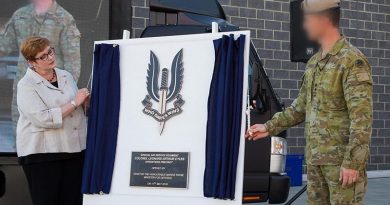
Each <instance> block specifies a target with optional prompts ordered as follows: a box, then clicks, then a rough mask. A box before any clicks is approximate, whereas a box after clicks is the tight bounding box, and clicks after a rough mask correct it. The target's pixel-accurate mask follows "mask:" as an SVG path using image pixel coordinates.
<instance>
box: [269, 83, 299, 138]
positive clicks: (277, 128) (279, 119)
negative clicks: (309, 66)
mask: <svg viewBox="0 0 390 205" xmlns="http://www.w3.org/2000/svg"><path fill="white" fill-rule="evenodd" d="M306 84H307V83H306V79H305V77H303V79H302V86H301V88H300V91H299V94H298V97H297V98H296V99H295V100H294V102H293V103H292V104H291V106H289V107H288V108H286V109H285V110H284V111H282V112H278V113H276V114H275V115H274V116H273V117H272V119H271V120H269V121H268V122H266V123H265V126H266V127H267V131H268V133H269V134H270V135H277V134H279V133H280V132H282V131H284V130H286V129H288V128H290V127H293V126H295V125H297V124H299V123H301V122H303V121H304V120H305V116H306V92H307V88H306V87H307V86H306Z"/></svg>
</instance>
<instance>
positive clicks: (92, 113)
mask: <svg viewBox="0 0 390 205" xmlns="http://www.w3.org/2000/svg"><path fill="white" fill-rule="evenodd" d="M119 58H120V53H119V45H112V44H97V45H95V51H94V68H93V81H92V92H91V104H90V109H89V117H88V134H87V149H86V153H85V162H84V171H83V179H82V193H84V194H108V193H109V192H110V189H111V180H112V173H113V169H114V162H115V152H116V143H117V134H118V124H119V108H120V72H119Z"/></svg>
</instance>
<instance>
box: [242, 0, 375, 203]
mask: <svg viewBox="0 0 390 205" xmlns="http://www.w3.org/2000/svg"><path fill="white" fill-rule="evenodd" d="M339 4H340V0H305V1H303V3H302V7H303V10H304V13H305V20H304V28H305V30H306V33H307V34H308V37H309V38H310V39H311V40H313V41H316V42H318V43H319V44H320V45H321V49H320V51H319V52H318V53H317V54H315V55H314V56H313V57H312V58H311V59H310V60H309V62H308V63H307V70H306V72H305V74H304V77H303V82H302V86H301V88H300V92H299V95H298V97H297V99H296V100H295V101H294V102H293V103H292V105H291V106H290V107H288V108H286V109H285V110H284V111H282V112H279V113H276V114H275V115H274V117H273V118H272V119H271V120H270V121H268V122H266V123H265V124H264V125H263V124H258V125H254V126H252V127H251V128H250V129H249V130H248V132H247V135H246V137H247V138H248V139H249V140H257V139H261V138H264V137H266V136H268V135H277V134H278V133H280V132H282V131H283V130H286V129H288V128H290V127H292V126H295V125H297V124H299V123H302V122H305V137H306V164H307V178H308V190H307V191H308V204H309V205H330V204H332V205H361V204H364V195H365V192H366V188H367V175H366V165H367V160H368V155H369V142H370V137H371V130H372V76H371V67H370V65H369V63H368V60H367V58H366V57H365V56H364V55H363V54H362V52H360V51H359V50H358V49H357V48H355V47H354V46H353V45H351V44H350V43H349V42H348V41H347V39H346V38H345V37H343V36H342V35H341V34H340V29H339V21H340V12H341V11H340V7H339Z"/></svg>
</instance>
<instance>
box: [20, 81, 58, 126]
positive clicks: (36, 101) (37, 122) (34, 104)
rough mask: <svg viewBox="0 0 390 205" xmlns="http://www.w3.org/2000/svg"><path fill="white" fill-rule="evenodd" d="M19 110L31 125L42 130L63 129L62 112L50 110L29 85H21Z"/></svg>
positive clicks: (56, 109) (54, 109)
mask: <svg viewBox="0 0 390 205" xmlns="http://www.w3.org/2000/svg"><path fill="white" fill-rule="evenodd" d="M17 103H18V109H19V111H20V112H21V113H23V115H25V116H26V117H27V119H29V120H30V121H31V123H32V124H33V125H34V126H36V127H40V128H52V129H56V128H61V127H62V110H61V108H60V107H58V108H48V107H47V106H46V105H45V103H44V102H43V101H42V99H41V98H40V97H39V95H38V94H37V92H36V91H35V90H34V89H33V88H31V87H29V86H28V85H24V84H19V85H18V92H17Z"/></svg>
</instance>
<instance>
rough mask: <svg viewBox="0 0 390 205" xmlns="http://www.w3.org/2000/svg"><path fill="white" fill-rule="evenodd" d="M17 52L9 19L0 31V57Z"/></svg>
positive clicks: (14, 35) (16, 43)
mask: <svg viewBox="0 0 390 205" xmlns="http://www.w3.org/2000/svg"><path fill="white" fill-rule="evenodd" d="M18 50H19V46H18V42H17V38H16V32H15V28H14V23H13V19H12V18H11V19H10V20H9V21H8V23H7V24H6V25H5V27H4V28H3V30H1V29H0V55H7V54H10V53H12V52H16V51H18Z"/></svg>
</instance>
